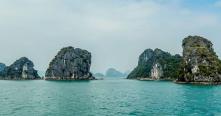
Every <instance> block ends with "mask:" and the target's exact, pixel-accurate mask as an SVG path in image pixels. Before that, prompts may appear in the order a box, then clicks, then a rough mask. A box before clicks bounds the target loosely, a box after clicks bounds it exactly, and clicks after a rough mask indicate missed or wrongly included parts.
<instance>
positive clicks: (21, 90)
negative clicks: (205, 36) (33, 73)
mask: <svg viewBox="0 0 221 116" xmlns="http://www.w3.org/2000/svg"><path fill="white" fill-rule="evenodd" d="M0 100H1V101H0V115H1V116H73V115H74V116H127V115H131V116H136V115H137V116H147V115H148V116H149V115H156V116H161V115H168V116H171V115H172V116H173V115H175V116H176V115H179V116H185V115H187V116H189V115H192V116H199V115H200V116H204V115H205V116H213V115H217V116H220V115H221V86H191V85H179V84H174V83H172V82H159V81H136V80H126V79H105V80H96V81H76V82H73V81H72V82H71V81H64V82H59V81H43V80H38V81H0Z"/></svg>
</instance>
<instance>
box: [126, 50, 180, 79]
mask: <svg viewBox="0 0 221 116" xmlns="http://www.w3.org/2000/svg"><path fill="white" fill-rule="evenodd" d="M181 59H182V57H181V56H180V55H175V56H173V55H171V54H170V53H168V52H165V51H163V50H161V49H158V48H157V49H155V50H152V49H146V50H145V51H144V52H143V53H142V54H141V55H140V57H139V61H138V66H137V67H136V68H135V69H134V70H133V71H132V72H131V73H130V74H129V75H128V77H127V78H128V79H139V78H148V79H153V80H155V79H157V80H158V79H174V78H177V76H178V75H177V71H176V68H175V67H179V66H180V64H181Z"/></svg>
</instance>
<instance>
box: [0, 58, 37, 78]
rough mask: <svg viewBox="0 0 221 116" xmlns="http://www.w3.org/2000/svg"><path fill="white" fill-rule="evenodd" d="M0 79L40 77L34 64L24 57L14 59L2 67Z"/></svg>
mask: <svg viewBox="0 0 221 116" xmlns="http://www.w3.org/2000/svg"><path fill="white" fill-rule="evenodd" d="M1 79H7V80H33V79H41V78H40V76H39V75H38V73H37V71H36V70H35V69H34V64H33V62H32V61H30V60H29V59H28V58H26V57H22V58H20V59H18V60H16V61H15V62H14V63H13V64H12V65H10V66H7V67H5V68H4V70H3V71H2V74H1Z"/></svg>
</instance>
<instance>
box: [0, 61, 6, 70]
mask: <svg viewBox="0 0 221 116" xmlns="http://www.w3.org/2000/svg"><path fill="white" fill-rule="evenodd" d="M5 67H6V65H5V64H3V63H0V72H2V71H3V70H4V69H5Z"/></svg>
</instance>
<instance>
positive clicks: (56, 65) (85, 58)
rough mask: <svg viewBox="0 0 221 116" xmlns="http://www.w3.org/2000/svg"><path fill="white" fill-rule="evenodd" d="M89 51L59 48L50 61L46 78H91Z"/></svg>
mask: <svg viewBox="0 0 221 116" xmlns="http://www.w3.org/2000/svg"><path fill="white" fill-rule="evenodd" d="M90 66H91V53H90V52H88V51H86V50H82V49H79V48H73V47H66V48H63V49H61V50H60V51H59V52H58V54H57V55H56V56H55V58H54V59H53V60H52V61H51V62H50V64H49V68H48V69H47V71H46V74H45V79H46V80H92V79H95V78H94V77H93V76H92V74H91V73H90Z"/></svg>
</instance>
